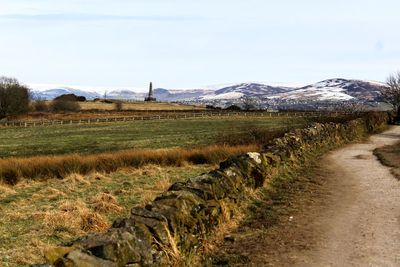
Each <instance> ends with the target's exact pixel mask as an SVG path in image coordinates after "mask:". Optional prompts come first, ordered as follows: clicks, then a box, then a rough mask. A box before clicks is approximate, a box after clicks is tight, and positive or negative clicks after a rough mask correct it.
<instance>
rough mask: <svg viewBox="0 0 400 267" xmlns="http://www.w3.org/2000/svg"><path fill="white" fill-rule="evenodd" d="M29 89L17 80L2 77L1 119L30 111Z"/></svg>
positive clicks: (0, 81)
mask: <svg viewBox="0 0 400 267" xmlns="http://www.w3.org/2000/svg"><path fill="white" fill-rule="evenodd" d="M29 98H30V93H29V89H28V87H26V86H24V85H21V84H20V83H19V82H18V81H17V80H16V79H14V78H8V77H0V119H1V118H5V117H7V116H12V115H18V114H23V113H26V112H28V111H29Z"/></svg>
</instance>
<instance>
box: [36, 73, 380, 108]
mask: <svg viewBox="0 0 400 267" xmlns="http://www.w3.org/2000/svg"><path fill="white" fill-rule="evenodd" d="M384 86H385V84H382V83H379V82H370V81H361V80H347V79H339V78H337V79H328V80H324V81H321V82H318V83H315V84H311V85H307V86H304V87H286V86H270V85H266V84H262V83H241V84H235V85H228V86H224V87H221V88H218V87H213V88H215V89H163V88H156V89H154V91H153V93H154V97H155V98H156V99H157V100H159V101H177V102H179V101H184V102H198V103H216V102H225V103H228V102H229V103H234V102H239V101H241V99H242V98H243V97H245V96H246V97H252V98H255V99H258V100H260V101H313V102H316V101H349V100H352V101H364V102H365V101H380V100H381V99H380V90H381V89H382V88H383V87H384ZM104 92H107V95H106V96H107V98H112V99H136V100H143V99H144V98H145V97H146V96H147V94H146V93H144V92H136V91H133V90H131V89H117V90H116V89H114V90H105V91H103V92H94V91H86V90H83V89H74V88H69V87H58V88H55V89H50V90H41V91H40V90H39V91H33V95H34V97H40V98H43V99H53V98H55V97H57V96H59V95H62V94H75V95H79V96H85V97H86V98H87V99H94V98H102V97H104Z"/></svg>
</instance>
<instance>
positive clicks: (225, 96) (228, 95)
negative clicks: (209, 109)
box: [202, 92, 243, 100]
mask: <svg viewBox="0 0 400 267" xmlns="http://www.w3.org/2000/svg"><path fill="white" fill-rule="evenodd" d="M242 96H243V93H238V92H229V93H224V94H219V95H206V96H203V97H202V98H203V99H204V100H219V99H239V98H241V97H242Z"/></svg>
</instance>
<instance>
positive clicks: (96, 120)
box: [0, 111, 354, 127]
mask: <svg viewBox="0 0 400 267" xmlns="http://www.w3.org/2000/svg"><path fill="white" fill-rule="evenodd" d="M350 114H353V113H348V112H214V111H213V112H196V113H191V112H190V113H171V114H160V115H156V114H152V115H133V116H120V117H106V118H85V119H70V120H30V121H22V120H18V121H3V122H0V127H41V126H49V125H71V124H93V123H113V122H128V121H144V120H177V119H192V118H210V117H212V118H218V117H221V118H222V117H224V118H225V117H234V116H241V117H269V118H277V117H287V118H289V117H294V118H296V117H307V118H311V117H338V116H346V115H350ZM353 115H354V114H353Z"/></svg>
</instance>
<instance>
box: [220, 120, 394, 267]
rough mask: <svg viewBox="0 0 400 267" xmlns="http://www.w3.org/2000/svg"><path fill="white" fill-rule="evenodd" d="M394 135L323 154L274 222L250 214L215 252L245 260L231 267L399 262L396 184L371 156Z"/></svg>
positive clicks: (388, 133)
mask: <svg viewBox="0 0 400 267" xmlns="http://www.w3.org/2000/svg"><path fill="white" fill-rule="evenodd" d="M399 140H400V127H393V128H391V129H390V130H388V131H386V132H384V133H382V134H378V135H374V136H372V137H371V138H370V139H369V141H367V142H364V143H358V144H352V145H348V146H346V147H344V148H342V149H338V150H335V151H333V152H330V153H328V154H327V155H325V156H324V157H322V158H321V160H320V161H319V162H317V163H315V164H314V165H313V166H310V168H309V169H308V170H306V171H305V172H304V173H303V174H300V175H299V177H298V178H297V180H296V181H294V184H293V188H298V189H295V190H292V191H293V193H289V194H288V196H287V197H288V199H289V201H287V204H285V206H282V208H281V211H282V212H281V214H283V215H280V218H281V219H280V223H279V224H277V225H275V226H273V227H270V226H266V227H263V226H262V225H265V224H266V221H267V220H268V219H263V218H258V219H257V218H256V219H251V220H250V221H249V222H247V224H244V225H243V226H242V227H240V228H239V229H238V230H237V231H236V232H235V233H234V235H235V236H236V239H235V242H228V241H224V243H223V244H221V245H220V247H219V251H218V252H217V254H218V255H243V256H244V257H247V258H248V262H247V263H244V264H235V263H233V264H229V265H232V266H238V265H239V266H242V265H246V266H247V265H251V266H307V267H308V266H317V267H319V266H335V267H336V266H337V267H339V266H340V267H341V266H400V181H399V180H397V179H396V178H394V177H393V175H392V174H391V173H390V170H389V168H388V167H385V166H383V165H382V164H381V163H380V162H379V161H378V160H377V159H376V157H375V156H374V155H373V150H374V149H375V148H377V147H380V146H384V145H389V144H392V143H395V142H396V141H399ZM286 191H287V190H286ZM267 204H268V202H267ZM268 205H270V204H268ZM260 225H261V227H260Z"/></svg>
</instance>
